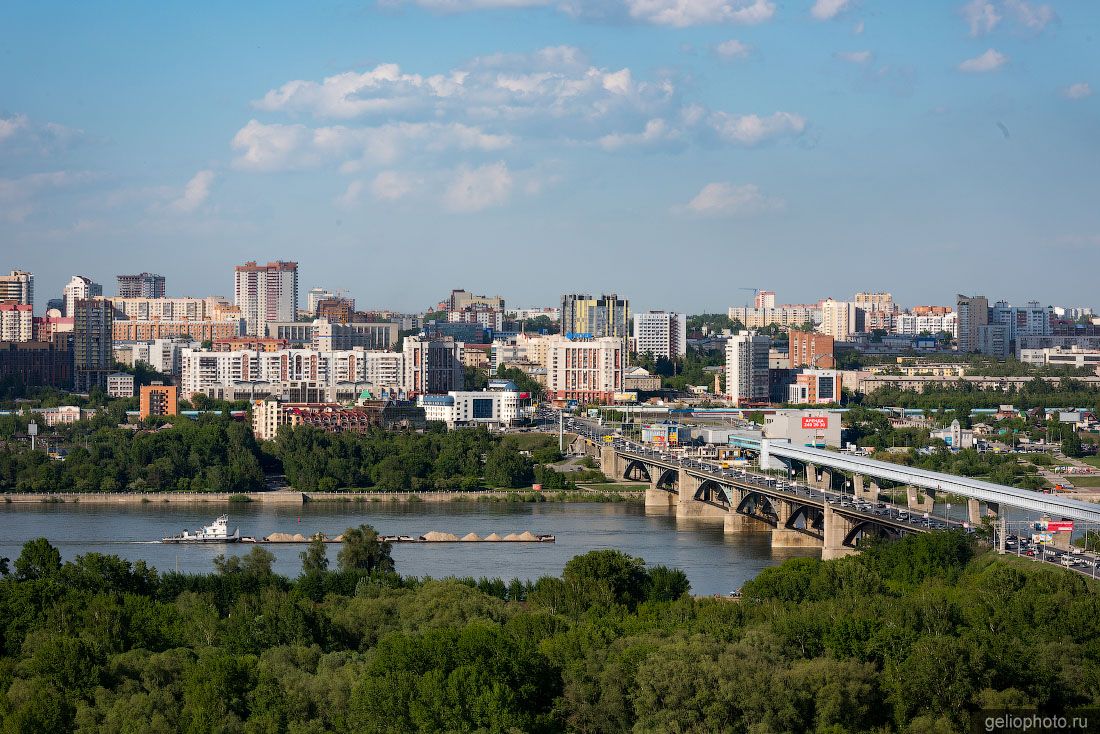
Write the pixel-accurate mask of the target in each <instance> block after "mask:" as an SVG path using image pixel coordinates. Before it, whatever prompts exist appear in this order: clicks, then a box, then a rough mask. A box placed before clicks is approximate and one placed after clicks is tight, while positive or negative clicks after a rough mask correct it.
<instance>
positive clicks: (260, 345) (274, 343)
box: [213, 336, 289, 352]
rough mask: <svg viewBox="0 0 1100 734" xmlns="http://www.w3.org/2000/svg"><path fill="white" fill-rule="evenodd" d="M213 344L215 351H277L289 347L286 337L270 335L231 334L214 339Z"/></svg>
mask: <svg viewBox="0 0 1100 734" xmlns="http://www.w3.org/2000/svg"><path fill="white" fill-rule="evenodd" d="M213 346H214V351H215V352H236V351H238V350H242V349H244V350H248V351H250V352H278V351H279V350H281V349H287V348H289V342H288V341H287V340H286V339H274V338H271V337H259V336H233V337H229V338H228V339H215V340H214V345H213Z"/></svg>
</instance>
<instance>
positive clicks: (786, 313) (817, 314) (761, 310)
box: [726, 303, 821, 329]
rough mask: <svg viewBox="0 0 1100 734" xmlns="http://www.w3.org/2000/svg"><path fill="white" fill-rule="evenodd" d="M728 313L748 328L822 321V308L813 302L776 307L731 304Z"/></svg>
mask: <svg viewBox="0 0 1100 734" xmlns="http://www.w3.org/2000/svg"><path fill="white" fill-rule="evenodd" d="M726 315H727V316H729V317H730V319H732V320H734V321H740V322H741V324H742V325H743V326H744V327H745V328H746V329H763V328H764V327H765V326H771V325H772V324H776V325H778V326H802V325H803V324H806V323H811V324H816V323H819V322H820V321H821V309H820V308H818V307H817V306H815V305H812V304H800V303H788V304H783V305H780V306H775V307H769V306H764V307H758V308H748V307H746V306H731V307H730V308H729V310H728V311H727V312H726Z"/></svg>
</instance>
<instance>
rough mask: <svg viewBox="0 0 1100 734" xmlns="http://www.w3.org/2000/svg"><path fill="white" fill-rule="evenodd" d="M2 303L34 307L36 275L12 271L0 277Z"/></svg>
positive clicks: (24, 271)
mask: <svg viewBox="0 0 1100 734" xmlns="http://www.w3.org/2000/svg"><path fill="white" fill-rule="evenodd" d="M0 301H15V302H16V303H21V304H23V305H24V306H31V307H32V308H33V307H34V275H32V274H31V273H28V272H27V271H26V270H12V271H11V273H9V274H8V275H0Z"/></svg>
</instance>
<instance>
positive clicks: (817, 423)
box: [802, 415, 829, 431]
mask: <svg viewBox="0 0 1100 734" xmlns="http://www.w3.org/2000/svg"><path fill="white" fill-rule="evenodd" d="M802 428H804V429H807V430H811V431H818V430H821V431H824V430H828V428H829V417H828V416H825V415H804V416H802Z"/></svg>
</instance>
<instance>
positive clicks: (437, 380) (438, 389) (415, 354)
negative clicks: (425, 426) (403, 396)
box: [401, 336, 465, 395]
mask: <svg viewBox="0 0 1100 734" xmlns="http://www.w3.org/2000/svg"><path fill="white" fill-rule="evenodd" d="M462 350H463V342H460V341H455V340H454V339H453V338H451V337H449V336H448V337H428V336H407V337H405V341H404V342H403V344H402V350H401V351H402V354H403V355H404V361H403V363H402V369H403V371H404V377H403V379H402V386H403V387H404V389H405V390H406V391H407V392H408V393H409V394H412V395H423V394H426V393H436V394H439V393H446V392H450V391H452V390H461V389H462V388H463V386H464V381H465V369H464V368H463V366H462Z"/></svg>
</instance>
